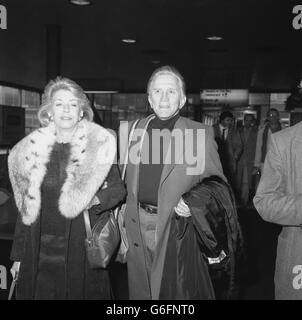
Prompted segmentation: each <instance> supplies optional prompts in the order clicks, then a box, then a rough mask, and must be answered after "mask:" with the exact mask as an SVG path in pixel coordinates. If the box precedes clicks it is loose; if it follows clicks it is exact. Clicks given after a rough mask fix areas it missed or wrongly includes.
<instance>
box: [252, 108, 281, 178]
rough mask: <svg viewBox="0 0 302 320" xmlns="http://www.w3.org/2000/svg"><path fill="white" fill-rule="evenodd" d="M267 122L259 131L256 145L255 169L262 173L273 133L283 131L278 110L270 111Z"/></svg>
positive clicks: (267, 114)
mask: <svg viewBox="0 0 302 320" xmlns="http://www.w3.org/2000/svg"><path fill="white" fill-rule="evenodd" d="M266 117H267V122H266V124H265V125H264V126H263V127H262V128H260V129H259V131H258V136H257V144H256V154H255V163H254V166H255V169H254V172H255V173H256V171H260V173H261V171H262V168H263V164H264V159H265V156H266V152H267V149H268V145H269V143H270V139H271V135H272V133H275V132H278V131H280V130H281V123H280V121H279V111H278V110H277V109H273V108H272V109H269V110H268V112H267V113H266Z"/></svg>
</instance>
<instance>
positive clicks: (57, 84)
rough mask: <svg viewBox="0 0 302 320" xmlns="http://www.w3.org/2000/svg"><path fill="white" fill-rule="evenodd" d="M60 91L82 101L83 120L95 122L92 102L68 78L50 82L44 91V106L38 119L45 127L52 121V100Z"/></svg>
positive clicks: (59, 78)
mask: <svg viewBox="0 0 302 320" xmlns="http://www.w3.org/2000/svg"><path fill="white" fill-rule="evenodd" d="M58 90H68V91H70V92H71V93H72V94H74V95H75V97H77V98H78V99H79V101H80V108H81V111H82V112H83V118H86V119H87V120H88V121H92V120H93V111H92V109H91V107H90V102H89V100H88V98H87V96H86V94H85V92H84V90H83V89H82V88H81V87H80V86H79V85H78V84H76V83H75V82H74V81H72V80H70V79H68V78H62V77H57V78H56V79H54V80H51V81H49V83H48V84H47V85H46V87H45V89H44V93H43V96H42V104H41V107H40V109H39V111H38V119H39V121H40V123H41V124H42V125H43V126H47V125H48V124H49V121H50V109H51V102H52V101H51V100H52V98H53V96H54V94H55V92H57V91H58Z"/></svg>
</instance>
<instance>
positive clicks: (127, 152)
mask: <svg viewBox="0 0 302 320" xmlns="http://www.w3.org/2000/svg"><path fill="white" fill-rule="evenodd" d="M138 122H139V119H137V120H135V122H134V123H133V125H132V127H131V130H130V134H129V140H128V147H127V149H126V153H125V159H124V162H123V169H122V180H123V181H125V176H126V169H127V163H128V156H129V148H130V145H131V140H132V137H133V133H134V130H135V127H136V125H137V123H138ZM119 209H120V207H117V208H115V209H114V218H115V219H117V216H118V214H119Z"/></svg>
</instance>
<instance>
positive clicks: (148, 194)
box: [138, 113, 179, 206]
mask: <svg viewBox="0 0 302 320" xmlns="http://www.w3.org/2000/svg"><path fill="white" fill-rule="evenodd" d="M178 119H179V113H178V114H176V115H175V116H173V117H172V118H170V119H168V120H161V119H160V118H158V117H157V116H155V118H154V119H153V120H151V121H150V123H149V125H148V128H147V132H146V135H145V138H144V141H143V146H142V150H141V151H142V155H141V159H143V160H142V161H141V163H140V166H139V188H138V201H139V202H143V203H147V204H151V205H154V206H157V200H158V188H159V184H160V180H161V174H162V170H163V166H164V157H163V155H164V154H165V152H166V150H164V149H166V148H167V147H169V143H170V139H171V132H172V130H173V128H174V126H175V123H176V121H177V120H178ZM164 129H166V131H168V133H169V134H168V140H169V141H167V142H168V143H166V141H165V143H163V142H164V141H163V138H162V137H161V138H160V140H159V141H156V140H157V139H156V140H155V139H154V137H155V136H158V134H156V135H152V132H153V133H154V130H157V131H158V130H159V132H160V133H161V132H162V130H164ZM146 139H149V144H148V143H147V141H146ZM152 146H153V148H152ZM148 149H149V150H148ZM154 152H156V155H153V153H154ZM152 155H153V156H154V157H153V159H157V161H155V163H154V161H153V162H152Z"/></svg>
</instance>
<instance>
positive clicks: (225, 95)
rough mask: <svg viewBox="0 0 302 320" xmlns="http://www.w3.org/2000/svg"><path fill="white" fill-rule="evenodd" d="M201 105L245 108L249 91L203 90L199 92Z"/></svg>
mask: <svg viewBox="0 0 302 320" xmlns="http://www.w3.org/2000/svg"><path fill="white" fill-rule="evenodd" d="M200 100H201V103H202V104H203V105H208V106H217V107H239V106H247V105H248V101H249V91H248V90H246V89H205V90H201V92H200Z"/></svg>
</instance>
